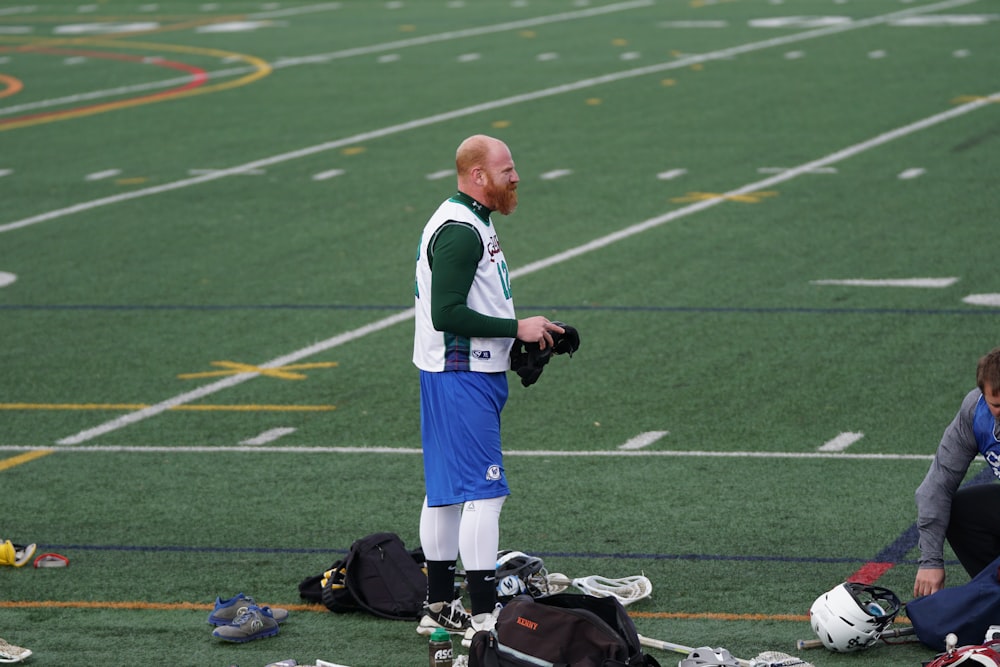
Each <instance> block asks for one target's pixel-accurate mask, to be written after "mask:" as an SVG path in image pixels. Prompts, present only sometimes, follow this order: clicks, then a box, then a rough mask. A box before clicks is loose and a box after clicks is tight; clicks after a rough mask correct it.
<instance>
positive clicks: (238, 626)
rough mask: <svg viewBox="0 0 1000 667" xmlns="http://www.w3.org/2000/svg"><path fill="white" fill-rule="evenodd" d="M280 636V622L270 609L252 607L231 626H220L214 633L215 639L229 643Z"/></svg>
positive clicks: (234, 620)
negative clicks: (275, 618)
mask: <svg viewBox="0 0 1000 667" xmlns="http://www.w3.org/2000/svg"><path fill="white" fill-rule="evenodd" d="M276 634H278V621H276V620H274V616H272V615H271V609H270V608H269V607H258V606H257V605H252V606H250V607H247V609H246V611H244V612H243V613H242V614H240V615H239V616H237V617H236V618H235V619H233V622H232V623H230V624H229V625H220V626H219V627H217V628H216V629H215V630H213V631H212V636H213V637H218V638H219V639H221V640H223V641H227V642H237V643H243V642H249V641H253V640H254V639H262V638H264V637H273V636H274V635H276Z"/></svg>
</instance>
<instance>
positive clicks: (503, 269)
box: [497, 260, 511, 299]
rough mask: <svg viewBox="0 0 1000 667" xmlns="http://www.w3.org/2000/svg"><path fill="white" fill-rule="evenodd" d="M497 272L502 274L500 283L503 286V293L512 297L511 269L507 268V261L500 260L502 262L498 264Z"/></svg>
mask: <svg viewBox="0 0 1000 667" xmlns="http://www.w3.org/2000/svg"><path fill="white" fill-rule="evenodd" d="M497 273H499V274H500V285H501V286H502V287H503V295H504V296H505V297H507V298H508V299H510V298H511V292H510V271H509V270H508V269H507V262H505V261H503V260H500V263H499V264H497Z"/></svg>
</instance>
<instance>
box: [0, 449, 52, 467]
mask: <svg viewBox="0 0 1000 667" xmlns="http://www.w3.org/2000/svg"><path fill="white" fill-rule="evenodd" d="M55 451H56V450H54V449H36V450H35V451H33V452H25V453H24V454H18V455H17V456H12V457H11V458H9V459H3V460H2V461H0V470H7V469H8V468H13V467H14V466H19V465H21V464H22V463H27V462H28V461H34V460H35V459H40V458H42V457H43V456H48V455H49V454H54V453H55Z"/></svg>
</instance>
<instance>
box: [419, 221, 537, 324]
mask: <svg viewBox="0 0 1000 667" xmlns="http://www.w3.org/2000/svg"><path fill="white" fill-rule="evenodd" d="M431 252H432V253H433V254H432V257H433V260H432V262H431V319H432V321H433V323H434V328H435V329H437V330H438V331H447V332H448V333H453V334H457V335H459V336H466V337H470V338H471V337H472V336H478V337H484V338H515V337H517V320H512V319H507V318H504V317H490V316H488V315H483V314H482V313H478V312H476V311H474V310H472V309H471V308H469V306H468V304H467V300H468V296H469V288H470V287H472V281H473V280H475V278H476V268H477V267H478V266H479V259H480V258H481V257H482V254H483V250H482V242H481V241H480V240H479V235H478V234H476V232H475V230H473V229H470V228H469V227H466V226H465V225H447V226H445V227H444V228H443V229H441V231H440V232H439V233H438V235H437V238H436V239H435V240H434V246H433V247H432V248H431Z"/></svg>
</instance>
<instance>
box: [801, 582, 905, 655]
mask: <svg viewBox="0 0 1000 667" xmlns="http://www.w3.org/2000/svg"><path fill="white" fill-rule="evenodd" d="M901 606H902V605H901V603H900V601H899V597H897V596H896V594H895V593H893V592H892V591H890V590H889V589H887V588H881V587H879V586H866V585H865V584H859V583H853V582H847V583H843V584H840V585H839V586H837V587H836V588H833V589H831V590H829V591H827V592H826V593H824V594H823V595H821V596H819V597H818V598H816V601H815V602H813V605H812V607H810V609H809V620H810V624H811V625H812V629H813V632H815V633H816V636H817V637H818V638H819V640H820V641H821V642H823V646H825V647H826V648H827V649H829V650H831V651H834V652H837V653H850V652H853V651H860V650H863V649H866V648H868V647H870V646H872V645H873V644H874V643H875V642H877V641H878V639H879V637H881V635H882V633H883V632H884V631H885V629H886V628H888V627H889V626H890V625H891V624H892V622H893V620H895V618H896V614H898V613H899V610H900V607H901Z"/></svg>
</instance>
